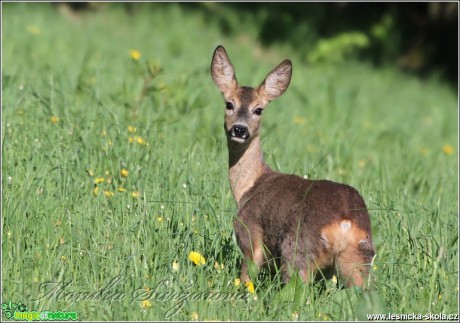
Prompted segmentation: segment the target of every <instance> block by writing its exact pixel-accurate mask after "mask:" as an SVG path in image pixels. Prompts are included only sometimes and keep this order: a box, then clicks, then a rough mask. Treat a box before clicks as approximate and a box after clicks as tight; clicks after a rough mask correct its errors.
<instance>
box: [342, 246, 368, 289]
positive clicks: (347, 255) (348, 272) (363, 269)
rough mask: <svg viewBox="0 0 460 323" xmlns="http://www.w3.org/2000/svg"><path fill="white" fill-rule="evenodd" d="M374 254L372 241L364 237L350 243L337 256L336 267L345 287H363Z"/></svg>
mask: <svg viewBox="0 0 460 323" xmlns="http://www.w3.org/2000/svg"><path fill="white" fill-rule="evenodd" d="M374 254H375V252H374V248H373V246H372V243H371V241H370V239H369V238H366V239H362V240H359V241H357V242H353V243H350V244H349V245H348V246H347V247H346V248H345V250H343V252H342V253H341V254H340V255H339V256H338V257H337V260H336V261H337V267H338V269H339V272H340V274H341V275H342V277H343V278H344V279H345V282H346V285H347V287H351V286H356V287H363V285H364V283H365V279H366V278H367V276H368V275H369V270H370V266H371V263H372V258H373V257H374Z"/></svg>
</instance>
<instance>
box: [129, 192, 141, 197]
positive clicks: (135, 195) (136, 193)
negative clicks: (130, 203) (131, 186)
mask: <svg viewBox="0 0 460 323" xmlns="http://www.w3.org/2000/svg"><path fill="white" fill-rule="evenodd" d="M131 196H132V197H134V198H138V197H139V196H141V192H139V191H136V192H132V193H131Z"/></svg>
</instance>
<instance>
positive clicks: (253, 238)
mask: <svg viewBox="0 0 460 323" xmlns="http://www.w3.org/2000/svg"><path fill="white" fill-rule="evenodd" d="M233 225H234V228H235V235H236V241H237V242H238V246H239V247H240V249H241V251H242V252H243V255H244V258H245V259H244V260H243V263H242V265H241V275H240V279H241V281H242V282H243V283H247V282H249V281H251V278H250V277H249V275H248V263H247V261H248V260H250V261H252V262H254V263H255V264H256V265H257V267H258V268H259V269H260V267H262V265H263V264H264V262H265V256H264V250H263V235H262V229H261V228H260V227H258V226H257V225H255V224H254V223H250V222H249V223H247V222H243V220H242V219H241V218H240V217H237V218H236V219H235V221H234V222H233Z"/></svg>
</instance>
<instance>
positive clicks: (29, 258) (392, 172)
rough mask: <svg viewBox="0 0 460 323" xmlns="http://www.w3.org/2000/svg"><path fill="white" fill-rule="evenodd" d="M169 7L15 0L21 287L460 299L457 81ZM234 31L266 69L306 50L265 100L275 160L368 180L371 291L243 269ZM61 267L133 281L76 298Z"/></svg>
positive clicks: (244, 74)
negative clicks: (330, 53)
mask: <svg viewBox="0 0 460 323" xmlns="http://www.w3.org/2000/svg"><path fill="white" fill-rule="evenodd" d="M154 8H155V9H154V10H146V11H135V12H134V13H133V14H132V15H128V14H125V13H124V12H123V11H122V10H121V9H119V8H118V7H116V6H115V7H109V8H106V9H102V10H99V11H96V12H93V13H86V14H85V13H83V14H82V15H81V16H80V17H79V20H77V21H74V20H69V18H68V17H66V16H63V15H60V14H57V13H56V11H55V10H54V9H53V8H52V7H50V6H48V5H46V4H20V3H9V4H5V5H3V10H4V12H3V13H4V15H3V18H4V22H3V23H2V25H3V26H2V27H3V46H2V47H3V48H2V50H3V58H2V59H3V71H2V73H3V74H2V81H3V89H2V109H3V111H2V112H3V118H2V143H3V147H2V162H3V164H2V175H3V176H2V194H3V196H2V202H3V203H2V230H3V231H2V232H3V235H2V239H3V241H2V262H3V264H2V270H3V276H2V279H3V280H2V298H3V300H9V299H11V300H12V301H22V302H23V303H25V304H27V305H28V306H29V307H30V309H31V310H37V311H38V310H53V311H76V312H78V313H79V318H81V319H83V320H162V319H173V320H340V319H344V320H352V319H355V318H357V317H360V318H361V317H362V315H363V313H364V314H365V311H368V312H372V311H374V312H376V311H383V313H387V312H393V313H412V312H415V313H423V314H424V313H426V312H433V313H439V312H443V313H454V312H456V311H457V308H458V272H457V269H458V260H457V257H458V252H457V248H458V224H457V213H458V202H457V195H458V187H457V185H458V181H457V177H458V160H457V154H458V151H457V149H456V148H455V147H457V146H458V140H457V130H458V124H457V120H458V118H457V116H458V113H457V98H456V94H455V93H453V92H452V91H451V89H449V88H448V87H446V86H445V85H443V84H440V83H438V82H437V81H432V80H430V79H428V80H419V79H415V78H412V77H410V76H406V75H402V74H401V73H399V72H398V71H396V70H395V69H392V68H386V69H381V70H375V69H373V68H371V67H370V66H367V65H365V64H360V63H356V62H347V63H346V64H343V65H326V66H311V65H310V66H305V65H304V64H303V62H302V60H301V57H300V56H301V55H300V54H299V53H297V52H293V51H292V50H287V49H285V48H282V49H281V48H276V47H274V48H271V49H268V50H269V51H270V53H272V54H271V55H262V56H257V55H256V54H253V48H254V47H259V45H258V44H257V42H256V40H255V35H253V34H251V33H250V32H245V31H244V30H243V29H242V30H241V34H240V35H234V36H232V37H224V36H223V35H222V34H221V33H220V31H219V29H218V28H217V26H218V24H217V22H216V21H213V20H212V19H211V20H208V18H207V17H206V16H205V15H203V14H200V13H199V12H194V11H187V10H185V9H181V7H180V6H179V5H176V4H166V5H160V4H158V5H156V6H155V7H154ZM254 29H255V28H254ZM241 35H243V36H244V37H239V36H241ZM247 39H251V40H252V43H251V42H249V43H248V42H247ZM220 43H223V44H224V45H225V46H226V48H227V50H228V52H229V55H230V57H231V59H232V61H233V62H234V65H235V68H236V71H237V76H238V79H239V80H240V81H241V82H242V83H246V84H249V83H251V82H260V81H262V79H263V77H264V75H265V74H266V73H267V72H268V71H269V70H270V69H271V68H272V67H273V66H275V65H276V64H277V63H279V61H281V60H282V59H283V58H284V55H285V53H286V52H287V53H289V57H291V59H292V60H293V63H294V75H293V79H292V82H291V87H290V88H289V89H288V91H287V92H286V94H285V95H284V96H283V97H282V98H280V99H279V100H277V101H274V102H273V103H271V105H270V106H269V107H268V109H267V111H266V113H265V114H264V120H263V125H262V138H263V148H264V151H265V157H266V160H267V162H268V163H269V164H270V165H271V166H272V167H273V168H274V169H277V170H281V171H283V172H287V173H296V174H299V175H301V176H306V177H309V178H327V179H331V180H335V181H339V182H346V183H349V184H351V185H353V186H355V187H356V188H358V189H359V191H360V192H361V193H362V195H363V196H364V199H365V200H366V203H367V204H368V207H369V209H370V214H371V218H372V225H373V236H374V241H375V244H376V249H377V257H376V259H375V262H374V266H373V269H374V270H373V272H372V275H371V280H372V281H373V284H372V286H373V287H372V290H371V291H369V292H368V293H367V294H365V295H362V294H361V293H360V292H359V291H356V290H354V289H342V288H341V285H340V282H336V281H334V280H329V281H327V282H323V283H318V284H314V285H309V286H305V285H303V284H301V283H299V282H298V281H296V280H293V281H292V282H291V283H290V284H288V286H286V287H284V288H281V284H280V277H278V276H275V277H268V276H266V275H260V276H257V277H255V279H254V280H253V281H252V282H251V284H249V285H248V286H246V285H245V284H242V283H241V282H240V283H237V282H238V280H237V279H238V278H237V277H239V270H240V267H239V266H240V261H241V259H242V258H241V254H240V251H239V249H238V247H237V245H236V241H235V240H234V238H233V229H232V219H233V217H234V215H235V212H236V207H235V204H234V202H233V199H232V195H231V193H230V190H229V186H228V179H227V167H228V165H227V151H226V143H225V137H224V134H223V129H222V124H223V113H224V112H223V111H224V105H223V102H222V99H221V96H220V94H219V93H218V90H217V89H216V88H215V87H214V85H213V84H212V81H211V79H210V75H209V64H210V59H211V55H212V51H213V50H214V48H215V46H216V45H217V44H220ZM279 53H283V54H279ZM252 85H256V84H252ZM194 252H196V253H194ZM190 255H193V257H190ZM190 258H192V259H190ZM117 277H119V278H117ZM50 281H54V282H59V281H62V282H66V283H69V285H68V286H66V287H65V289H64V291H65V293H71V292H73V293H77V292H81V293H86V294H88V293H90V292H97V291H98V290H101V289H104V288H106V287H107V285H108V284H110V282H112V281H113V282H114V285H113V287H112V288H111V289H110V290H108V291H107V292H106V294H105V298H102V297H99V298H98V299H97V300H78V301H75V300H72V295H70V296H68V299H66V298H65V297H64V296H63V295H64V294H65V293H64V292H63V294H60V295H58V296H56V297H54V298H53V297H51V296H50V295H48V296H46V295H44V294H45V293H44V290H43V289H42V290H39V287H40V285H41V284H42V283H45V282H50ZM154 292H163V293H164V294H165V295H172V294H175V295H184V294H185V293H192V295H195V296H196V297H197V300H189V301H187V302H183V303H181V301H180V299H178V298H177V297H179V296H176V298H175V299H174V300H171V299H164V298H163V299H161V297H160V296H159V295H158V294H154ZM199 293H214V294H216V293H222V295H228V294H231V293H234V294H235V295H237V296H240V297H241V299H236V298H234V299H230V300H209V299H206V298H205V297H204V296H203V297H202V298H201V299H198V298H199V297H198V296H197V295H198V294H199ZM152 295H153V296H152ZM117 296H119V297H120V298H121V299H116V297H117ZM171 297H172V296H171ZM190 297H191V296H190ZM221 297H223V296H221ZM37 299H38V300H37ZM33 300H37V301H35V302H34V301H33ZM174 306H176V307H174ZM173 314H174V315H173ZM170 315H171V316H170Z"/></svg>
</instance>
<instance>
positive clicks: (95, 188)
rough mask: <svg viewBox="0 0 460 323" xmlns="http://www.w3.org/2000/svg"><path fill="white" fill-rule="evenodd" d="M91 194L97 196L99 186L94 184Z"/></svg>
mask: <svg viewBox="0 0 460 323" xmlns="http://www.w3.org/2000/svg"><path fill="white" fill-rule="evenodd" d="M93 194H94V196H97V195H98V194H99V187H98V186H97V185H96V186H94V190H93Z"/></svg>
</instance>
